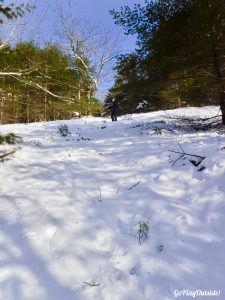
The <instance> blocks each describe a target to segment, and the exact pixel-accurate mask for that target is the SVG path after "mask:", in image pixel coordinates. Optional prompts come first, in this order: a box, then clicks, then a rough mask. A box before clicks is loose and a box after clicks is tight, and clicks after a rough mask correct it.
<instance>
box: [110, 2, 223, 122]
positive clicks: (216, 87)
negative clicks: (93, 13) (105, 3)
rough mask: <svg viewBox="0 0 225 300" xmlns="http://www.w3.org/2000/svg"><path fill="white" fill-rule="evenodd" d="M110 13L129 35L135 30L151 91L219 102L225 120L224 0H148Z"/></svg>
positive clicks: (177, 99) (178, 101) (165, 97)
mask: <svg viewBox="0 0 225 300" xmlns="http://www.w3.org/2000/svg"><path fill="white" fill-rule="evenodd" d="M111 14H112V15H113V17H114V19H115V20H116V23H117V24H119V25H122V26H123V27H124V29H125V32H126V33H127V34H136V35H137V39H138V41H137V44H138V46H139V47H138V50H137V56H138V59H139V61H138V64H139V66H141V69H142V70H143V72H144V74H145V78H144V80H145V84H144V85H145V87H146V88H147V87H148V89H149V90H151V92H149V94H150V93H151V94H155V95H156V96H159V97H160V98H161V100H162V101H163V102H167V103H173V102H174V104H175V105H177V106H180V105H183V104H184V103H186V104H195V105H196V104H197V105H204V104H207V103H215V102H217V103H219V104H220V107H221V110H222V115H223V124H225V92H224V88H225V87H224V80H223V78H224V72H225V69H224V66H225V64H224V57H225V56H224V55H225V6H224V2H223V1H222V0H179V1H178V0H169V1H166V0H165V1H163V0H161V1H159V0H158V1H147V2H146V5H145V6H144V7H141V6H140V5H135V6H134V8H133V9H131V8H129V7H124V8H122V10H121V12H115V11H111ZM146 91H147V89H146ZM193 98H195V101H193Z"/></svg>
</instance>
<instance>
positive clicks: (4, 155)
mask: <svg viewBox="0 0 225 300" xmlns="http://www.w3.org/2000/svg"><path fill="white" fill-rule="evenodd" d="M15 152H16V150H12V151H10V152H6V153H3V154H0V159H1V160H2V162H3V161H4V157H6V156H9V155H12V154H14V153H15Z"/></svg>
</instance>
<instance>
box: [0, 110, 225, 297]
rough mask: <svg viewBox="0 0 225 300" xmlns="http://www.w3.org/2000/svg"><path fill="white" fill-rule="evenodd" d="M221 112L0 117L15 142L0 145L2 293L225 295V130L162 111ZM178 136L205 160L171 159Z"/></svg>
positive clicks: (207, 113)
mask: <svg viewBox="0 0 225 300" xmlns="http://www.w3.org/2000/svg"><path fill="white" fill-rule="evenodd" d="M217 113H218V107H205V108H201V109H200V108H186V109H179V110H174V111H167V112H154V113H146V114H137V115H127V116H123V117H120V118H119V121H118V122H111V121H110V120H109V119H107V118H91V117H90V118H82V119H79V120H70V121H58V122H49V123H36V124H29V125H25V124H16V125H15V124H14V125H4V126H3V125H1V126H0V132H1V134H6V133H10V132H14V133H16V134H18V135H20V136H22V138H23V143H22V144H20V145H0V151H1V152H4V151H8V150H12V149H14V148H18V150H17V152H16V153H15V154H14V155H12V156H11V157H8V159H6V160H5V161H4V162H2V163H0V176H1V183H0V191H1V193H0V199H1V205H0V299H1V300H3V299H4V300H83V299H88V300H89V299H96V300H97V299H98V300H142V299H148V300H171V299H175V298H177V299H180V298H182V299H184V298H185V299H188V298H189V299H190V298H192V297H187V296H180V297H175V294H174V291H175V290H179V291H182V290H190V291H195V290H199V289H201V290H220V295H219V296H217V297H216V296H215V297H212V296H211V297H203V296H202V297H201V296H199V297H196V298H195V299H203V298H204V299H225V291H224V287H225V255H224V253H225V252H224V250H225V235H224V228H225V184H224V179H225V178H224V174H225V150H224V149H222V148H223V147H224V146H225V132H224V131H223V130H220V131H217V130H212V131H208V132H206V131H205V132H194V131H189V130H188V129H187V128H185V126H182V125H181V123H180V122H178V121H177V120H175V119H172V118H168V117H175V116H179V117H180V116H186V117H187V116H195V117H207V116H209V117H210V116H214V115H216V114H217ZM61 124H63V125H65V124H66V125H67V126H68V128H69V131H70V133H71V134H68V135H67V136H66V137H63V136H61V135H60V134H59V133H58V127H59V126H60V125H61ZM157 128H158V130H159V128H161V132H160V133H161V134H157V133H159V132H157ZM178 143H180V145H181V147H182V148H183V149H184V150H185V152H187V153H191V154H196V155H199V156H205V157H206V158H205V159H204V160H203V161H202V163H201V164H200V165H199V166H198V167H195V166H194V165H193V164H192V163H190V161H189V160H188V158H187V157H183V158H181V159H178V158H179V154H176V153H172V152H169V151H168V150H174V151H181V148H180V146H179V144H178ZM177 159H178V160H177ZM176 160H177V162H175V161H176ZM201 167H205V169H204V170H202V171H201ZM143 223H145V224H149V231H148V237H144V236H143V237H141V236H140V243H139V232H138V230H139V229H140V224H143Z"/></svg>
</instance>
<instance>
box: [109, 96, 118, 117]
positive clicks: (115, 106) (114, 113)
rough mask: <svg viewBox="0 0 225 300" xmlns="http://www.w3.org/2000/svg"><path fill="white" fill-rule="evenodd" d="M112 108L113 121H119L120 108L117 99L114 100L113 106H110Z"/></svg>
mask: <svg viewBox="0 0 225 300" xmlns="http://www.w3.org/2000/svg"><path fill="white" fill-rule="evenodd" d="M110 108H111V118H112V121H117V112H118V108H119V105H118V102H117V100H115V99H113V100H112V105H111V106H110Z"/></svg>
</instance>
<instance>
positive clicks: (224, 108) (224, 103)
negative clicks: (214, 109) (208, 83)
mask: <svg viewBox="0 0 225 300" xmlns="http://www.w3.org/2000/svg"><path fill="white" fill-rule="evenodd" d="M219 98H220V109H221V112H222V124H223V125H225V91H224V90H223V88H222V87H220V91H219Z"/></svg>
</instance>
